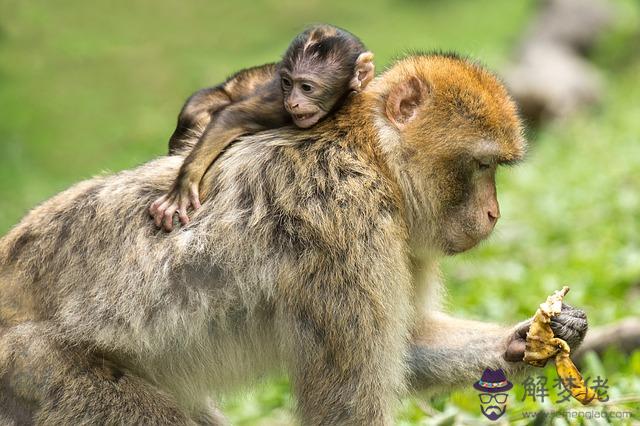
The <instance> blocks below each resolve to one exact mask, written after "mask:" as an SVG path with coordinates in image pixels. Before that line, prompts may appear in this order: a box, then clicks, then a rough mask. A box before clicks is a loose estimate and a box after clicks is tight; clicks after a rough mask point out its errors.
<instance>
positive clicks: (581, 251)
mask: <svg viewBox="0 0 640 426" xmlns="http://www.w3.org/2000/svg"><path fill="white" fill-rule="evenodd" d="M615 5H616V6H617V9H618V17H619V19H618V22H617V24H616V27H615V28H614V29H613V30H612V31H610V32H609V33H608V34H607V35H606V36H605V37H604V38H603V39H602V41H601V42H600V43H599V45H598V47H597V49H596V52H595V54H594V55H593V57H592V60H593V61H594V63H595V64H596V65H598V66H599V67H601V69H602V70H603V71H604V73H605V77H606V92H605V93H606V94H605V99H604V102H603V103H602V105H601V106H600V107H598V108H592V109H589V110H586V111H584V112H583V113H581V114H579V115H577V116H575V117H573V118H571V119H570V120H568V121H565V122H562V123H556V124H554V125H551V126H546V127H542V128H541V129H539V130H537V131H535V132H533V131H531V132H530V133H529V137H530V139H531V150H530V155H529V158H528V161H527V162H526V163H525V164H523V165H521V166H518V167H516V168H513V169H507V170H504V171H502V172H501V174H500V176H499V181H500V182H499V193H500V201H501V205H502V219H501V221H500V223H499V224H498V227H497V229H496V232H495V233H494V235H493V236H492V238H491V239H490V240H489V241H487V242H486V243H484V244H483V245H482V247H480V248H479V249H476V250H475V251H472V252H471V253H468V254H464V255H461V256H457V257H455V258H452V259H447V260H446V261H445V262H444V273H445V277H446V280H447V281H448V284H449V289H450V291H449V295H448V305H449V307H450V310H451V311H452V312H454V313H456V314H460V315H464V316H468V317H473V318H479V319H489V320H495V321H501V322H505V323H514V322H516V321H520V320H522V319H524V318H526V317H529V316H531V315H532V314H533V312H534V311H535V309H536V307H537V305H538V303H540V302H541V301H542V300H544V298H545V297H546V295H547V294H548V293H550V292H551V291H552V290H555V289H557V288H559V287H560V286H561V285H562V284H569V285H570V286H571V287H572V291H571V293H570V294H569V296H568V298H567V300H568V302H569V303H571V304H573V305H576V306H580V307H582V308H583V309H585V310H586V311H587V312H588V315H589V318H590V323H591V325H592V326H595V325H600V324H605V323H609V322H611V321H614V320H616V319H619V318H622V317H626V316H636V317H637V316H639V315H640V102H639V99H640V77H639V76H640V52H639V50H640V36H639V35H638V28H640V25H639V23H640V5H639V4H638V3H637V2H635V1H633V0H619V1H616V2H615ZM535 6H536V4H535V2H534V1H532V0H526V1H525V0H518V1H513V0H495V1H472V0H450V1H436V0H430V1H427V0H425V1H419V0H404V1H400V0H397V1H382V0H370V1H366V2H365V1H343V0H322V1H320V0H305V1H295V2H294V1H275V0H262V1H213V2H211V1H204V0H199V1H177V0H174V1H151V0H127V1H125V0H119V1H106V0H105V1H98V2H91V1H82V0H57V1H50V0H49V1H44V0H0V108H1V109H0V111H1V114H0V234H4V233H5V232H6V231H7V230H8V229H9V228H10V227H11V226H12V225H13V224H15V223H16V222H17V221H18V220H19V219H20V218H21V217H22V216H23V215H24V214H25V213H26V212H27V211H28V209H30V208H32V207H33V206H35V205H36V204H37V203H39V202H41V201H43V200H45V199H47V198H49V197H50V196H52V195H53V194H55V193H56V192H58V191H61V190H63V189H65V188H66V187H68V186H69V185H71V184H72V183H74V182H76V181H78V180H81V179H85V178H88V177H90V176H92V175H95V174H98V173H102V172H104V171H116V170H121V169H125V168H129V167H133V166H135V165H137V164H140V163H143V162H145V161H147V160H149V159H151V158H153V157H156V156H159V155H162V154H163V153H165V152H166V148H167V140H168V137H169V135H170V134H171V132H172V131H173V129H174V125H175V118H176V116H177V113H178V111H179V109H180V107H181V105H182V103H183V101H184V100H185V98H186V97H187V96H188V95H189V94H190V93H192V92H193V91H194V90H196V89H198V88H201V87H204V86H208V85H212V84H214V83H217V82H219V81H221V80H223V79H224V78H225V77H226V76H227V75H229V74H231V73H232V72H234V71H236V70H238V69H240V68H243V67H247V66H251V65H256V64H259V63H264V62H270V61H274V60H277V59H278V57H279V55H280V54H281V53H282V52H283V51H284V49H285V48H286V46H287V44H288V42H289V41H290V40H291V38H292V37H293V36H294V35H295V34H296V33H297V32H299V31H300V30H301V29H302V28H304V26H305V25H307V24H309V23H315V22H328V23H333V24H335V25H339V26H342V27H344V28H346V29H348V30H350V31H352V32H353V33H355V34H357V35H358V36H360V37H361V39H362V40H363V41H364V42H365V43H366V44H367V45H368V47H369V48H370V49H371V50H372V51H374V52H375V54H376V64H377V66H378V69H379V70H380V69H382V68H383V67H384V65H385V64H389V63H390V62H391V60H392V58H393V57H394V56H398V55H399V54H402V52H404V51H407V50H411V49H420V50H429V49H443V50H456V51H459V52H461V53H464V54H467V55H470V56H473V57H475V58H478V59H480V60H481V61H482V62H484V63H486V64H487V65H488V66H489V67H490V68H493V69H495V70H500V69H501V68H503V67H504V66H505V65H506V63H507V60H508V58H509V55H510V54H511V53H512V51H513V49H514V46H515V44H516V42H517V41H518V39H519V38H520V37H521V34H522V31H523V29H524V28H526V25H527V22H528V19H530V17H531V16H532V14H533V12H534V10H535ZM545 371H546V374H548V375H551V376H553V374H555V373H553V371H552V370H550V369H547V370H545ZM586 373H587V374H586V375H592V376H595V375H596V374H599V375H601V376H606V377H607V378H608V379H609V386H610V389H609V395H610V397H611V400H612V401H614V403H613V404H609V405H608V406H607V407H606V408H604V409H607V410H614V409H618V408H620V409H625V410H630V411H632V412H633V413H634V418H635V419H636V420H627V421H628V422H629V423H630V422H632V421H640V420H639V419H640V402H639V401H640V378H639V376H640V352H636V353H635V354H634V355H632V356H630V357H626V356H623V355H622V354H620V353H617V352H615V351H611V352H609V353H607V354H605V356H604V357H602V358H599V357H597V356H591V357H589V358H588V361H587V372H586ZM551 376H550V377H551ZM552 393H553V392H552ZM522 395H523V389H522V387H521V386H516V388H514V390H513V391H512V394H511V397H510V400H509V408H508V410H507V415H508V420H509V421H510V422H513V423H518V424H527V423H532V424H533V421H532V420H527V419H523V415H522V412H523V411H524V410H543V412H545V413H548V414H549V415H550V417H548V418H547V419H546V420H544V421H543V423H545V422H553V424H560V425H561V424H567V423H572V422H575V420H571V419H568V418H566V417H565V416H563V414H562V411H563V410H565V409H567V408H569V407H573V408H575V407H577V406H576V404H574V403H564V404H562V405H557V404H552V403H545V404H538V403H532V402H520V399H522ZM615 401H619V402H617V403H615ZM620 401H621V402H620ZM292 405H293V402H292V400H291V396H290V394H289V391H288V386H287V383H286V380H285V379H282V380H276V381H268V382H266V383H261V384H259V385H258V386H257V387H256V389H254V390H253V391H251V392H242V393H239V394H237V395H231V396H228V397H225V399H224V407H225V409H226V411H227V413H228V415H229V418H230V419H231V421H232V423H233V424H239V425H245V424H246V425H249V424H251V425H254V424H261V425H271V424H289V423H290V422H291V421H292V420H291V419H292V416H291V407H292ZM554 416H555V419H553V420H550V419H551V417H554ZM481 419H482V417H481V416H480V412H479V407H478V401H477V395H476V394H475V392H473V391H469V390H460V391H455V392H451V393H447V394H444V395H438V396H425V395H418V396H415V397H411V398H407V399H405V400H404V401H403V403H402V407H401V410H400V411H399V413H398V423H399V424H460V423H462V424H476V423H477V422H479V421H481ZM538 421H542V420H540V419H539V420H538ZM536 424H542V423H536Z"/></svg>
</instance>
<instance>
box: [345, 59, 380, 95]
mask: <svg viewBox="0 0 640 426" xmlns="http://www.w3.org/2000/svg"><path fill="white" fill-rule="evenodd" d="M374 72H375V65H373V53H371V52H364V53H361V54H360V55H359V56H358V59H356V65H355V69H354V72H353V77H352V78H351V81H350V82H349V87H350V88H351V90H355V91H356V92H359V91H361V90H362V89H364V88H365V87H367V84H369V82H370V81H371V80H373V74H374Z"/></svg>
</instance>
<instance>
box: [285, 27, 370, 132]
mask: <svg viewBox="0 0 640 426" xmlns="http://www.w3.org/2000/svg"><path fill="white" fill-rule="evenodd" d="M279 72H280V82H281V85H282V91H283V93H284V107H285V109H286V110H287V112H288V113H289V114H291V117H292V118H293V122H294V124H295V125H296V126H298V127H301V128H307V127H311V126H313V125H314V124H316V123H317V122H318V121H319V120H320V119H321V118H323V117H324V116H325V115H327V114H328V113H330V112H331V111H332V110H333V109H334V107H335V106H336V105H338V103H339V102H340V101H341V100H342V99H344V97H345V95H347V94H348V93H349V92H350V91H352V90H354V91H360V90H362V89H364V87H365V86H366V85H367V84H368V83H369V82H370V81H371V80H372V79H373V74H374V65H373V53H371V52H369V51H367V49H366V48H365V47H364V44H362V42H361V41H360V40H359V39H358V38H357V37H356V36H354V35H353V34H351V33H350V32H348V31H345V30H343V29H340V28H337V27H334V26H331V25H319V26H314V27H311V28H309V29H308V30H306V31H305V32H303V33H301V34H299V35H298V36H297V37H296V38H295V39H294V40H293V42H291V45H289V48H288V49H287V51H286V53H285V54H284V57H283V59H282V62H281V63H280V69H279Z"/></svg>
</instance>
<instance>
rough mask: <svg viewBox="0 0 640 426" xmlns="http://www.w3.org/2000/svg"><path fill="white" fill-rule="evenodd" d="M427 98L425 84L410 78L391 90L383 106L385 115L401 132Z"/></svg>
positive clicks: (415, 78)
mask: <svg viewBox="0 0 640 426" xmlns="http://www.w3.org/2000/svg"><path fill="white" fill-rule="evenodd" d="M427 96H429V88H428V86H427V84H426V83H424V82H422V81H420V79H418V78H417V77H410V78H408V79H406V80H403V81H402V82H400V83H398V84H396V85H394V86H393V87H392V88H391V90H390V92H389V95H388V96H387V101H386V104H385V114H386V115H387V118H388V119H389V121H391V122H392V123H393V124H394V125H395V126H396V127H397V128H398V129H400V130H402V129H403V128H404V127H405V126H406V125H407V124H408V123H410V122H411V120H413V119H414V118H415V117H416V115H417V112H418V109H419V108H420V106H421V105H422V104H423V103H424V102H425V101H426V100H427Z"/></svg>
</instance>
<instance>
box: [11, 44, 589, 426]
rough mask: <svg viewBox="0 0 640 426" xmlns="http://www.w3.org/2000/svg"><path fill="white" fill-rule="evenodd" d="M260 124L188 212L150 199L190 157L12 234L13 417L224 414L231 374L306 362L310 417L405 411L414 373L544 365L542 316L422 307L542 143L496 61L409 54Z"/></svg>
mask: <svg viewBox="0 0 640 426" xmlns="http://www.w3.org/2000/svg"><path fill="white" fill-rule="evenodd" d="M251 138H252V140H251V141H246V142H243V141H239V142H238V143H237V144H236V145H235V146H233V147H232V148H231V149H229V150H228V152H227V153H225V155H224V156H223V157H222V158H221V159H220V161H219V162H218V163H216V164H215V165H214V168H213V169H212V170H211V171H210V175H209V179H212V177H213V176H215V179H213V182H214V185H213V187H212V188H211V189H210V193H209V196H208V201H206V203H205V204H204V205H203V208H202V209H201V210H200V211H199V212H198V213H197V214H196V215H195V217H194V220H193V222H192V223H191V224H189V226H187V227H185V228H182V229H180V230H179V231H178V232H174V233H171V234H165V233H163V232H162V231H157V230H155V228H154V227H153V224H152V223H151V221H150V220H149V219H148V217H147V216H146V211H145V208H146V205H148V202H149V201H151V200H152V199H153V198H154V197H157V196H158V194H159V193H160V192H161V191H163V190H166V189H167V188H166V187H165V186H163V185H166V182H170V181H171V177H173V175H174V174H175V173H176V172H177V169H178V167H179V165H180V160H181V159H180V158H178V157H168V158H162V159H159V160H156V161H154V162H151V163H148V164H146V165H144V166H142V167H140V168H138V169H135V170H132V171H125V172H122V173H119V174H116V175H113V176H108V177H102V178H95V179H92V180H90V181H86V182H83V183H80V184H79V185H77V186H75V187H73V188H71V189H70V190H68V191H66V192H64V193H62V194H60V195H58V196H56V197H54V198H52V199H51V200H49V201H47V202H45V203H44V204H42V205H41V206H39V207H38V208H36V209H35V210H34V211H32V212H31V213H30V214H29V215H28V216H27V217H26V218H25V219H24V220H23V221H22V222H21V223H20V224H19V225H18V226H17V227H16V228H14V229H13V230H12V231H11V232H10V233H9V234H8V235H7V236H6V237H4V239H2V240H1V242H0V265H2V269H1V272H0V294H1V296H0V327H1V328H0V419H2V420H5V421H10V422H11V421H15V422H17V423H21V422H29V421H36V422H40V423H42V424H64V423H68V424H78V423H81V422H90V423H108V424H114V423H115V424H120V423H125V424H127V423H145V422H146V423H151V424H159V423H176V424H179V423H192V422H197V423H215V422H217V421H220V419H219V418H218V417H216V416H215V415H214V414H212V413H211V412H209V411H208V410H209V409H208V407H207V404H208V400H209V399H208V398H209V397H210V396H215V394H216V393H217V392H220V391H223V390H225V389H227V388H229V387H232V386H235V385H238V384H239V383H242V382H243V381H248V380H251V379H254V378H256V377H260V376H261V375H262V374H264V373H268V372H269V371H272V370H274V369H278V368H279V367H284V368H285V369H286V371H287V373H288V374H289V375H290V377H291V382H292V385H293V387H294V391H295V394H296V397H297V406H298V411H299V414H300V418H301V420H302V422H303V424H323V425H326V424H366V425H370V424H392V419H393V417H392V416H393V406H394V402H395V401H396V400H397V398H398V397H399V396H400V395H401V393H402V392H403V391H404V390H405V389H406V387H407V383H408V382H409V380H411V384H412V385H416V386H425V387H438V386H445V385H455V384H463V383H470V382H471V381H472V380H474V379H477V377H479V375H480V372H481V371H482V370H483V369H484V368H486V367H493V368H498V367H501V368H503V369H505V372H506V374H507V375H509V374H514V373H515V372H517V371H518V370H520V369H521V368H522V363H521V362H519V360H520V359H521V357H522V351H523V349H524V347H523V341H522V332H523V331H526V325H524V326H522V325H521V326H520V327H511V328H503V327H499V326H495V325H490V324H482V323H476V322H471V321H459V320H454V319H452V318H450V317H447V316H445V315H444V314H440V313H437V312H435V311H434V310H432V309H433V308H430V309H431V310H427V311H425V312H421V309H422V307H423V306H427V305H428V306H435V305H437V303H436V302H435V301H434V300H433V298H434V297H435V296H433V295H435V294H436V293H437V291H434V289H433V286H435V285H437V281H438V280H437V259H438V257H440V256H441V255H442V254H452V253H456V252H460V251H464V250H467V249H469V248H471V247H473V246H474V245H475V244H476V243H477V242H478V241H480V240H481V239H483V238H485V237H486V236H487V235H489V233H490V232H491V230H492V229H493V226H494V225H495V222H496V220H497V218H498V216H499V210H498V204H497V200H496V196H495V182H494V176H495V170H496V167H497V165H498V164H500V163H503V162H514V161H517V160H518V159H520V158H521V156H522V154H523V151H524V141H523V139H522V136H521V129H520V122H519V120H518V118H517V116H516V113H515V107H514V105H513V103H512V101H511V100H510V99H509V97H508V95H507V94H506V92H505V90H504V88H503V87H502V85H501V84H500V83H499V82H498V81H497V80H496V79H495V78H494V77H493V76H492V75H491V74H489V73H488V72H486V71H485V70H483V69H482V68H480V67H479V66H477V65H475V64H472V63H469V62H467V61H465V60H462V59H458V58H456V57H452V56H441V55H425V56H415V57H409V58H406V59H404V60H401V61H399V62H398V63H397V64H395V65H394V66H393V67H392V68H391V69H390V70H389V71H387V72H386V73H385V74H383V75H382V76H381V77H379V78H378V79H377V80H376V81H374V83H372V85H371V86H370V87H369V88H368V90H366V91H365V92H363V93H362V94H359V95H356V96H354V97H352V98H351V99H350V101H349V102H348V103H347V104H346V105H345V107H344V108H343V109H342V110H341V111H339V112H338V113H337V114H336V116H335V117H333V118H331V119H329V120H327V121H326V122H325V123H322V124H320V125H319V126H317V127H316V128H314V129H312V130H309V131H304V132H303V131H296V130H292V129H280V130H274V131H272V132H269V133H262V134H258V135H255V136H252V137H251ZM425 299H426V300H425ZM425 302H426V305H425ZM557 330H558V336H560V337H562V338H563V339H565V340H567V339H568V341H569V342H570V344H573V345H574V346H575V345H576V344H578V343H579V342H580V341H581V339H582V337H583V334H584V331H585V330H586V320H585V319H584V318H583V315H582V313H581V312H580V311H576V310H571V309H569V310H568V311H567V312H566V313H565V314H564V315H561V316H560V317H559V323H558V327H557ZM411 341H412V342H413V343H410V342H411ZM505 357H506V358H508V359H510V360H513V361H515V362H508V361H506V360H505ZM409 367H411V370H410V371H409ZM3 416H4V417H3Z"/></svg>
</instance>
